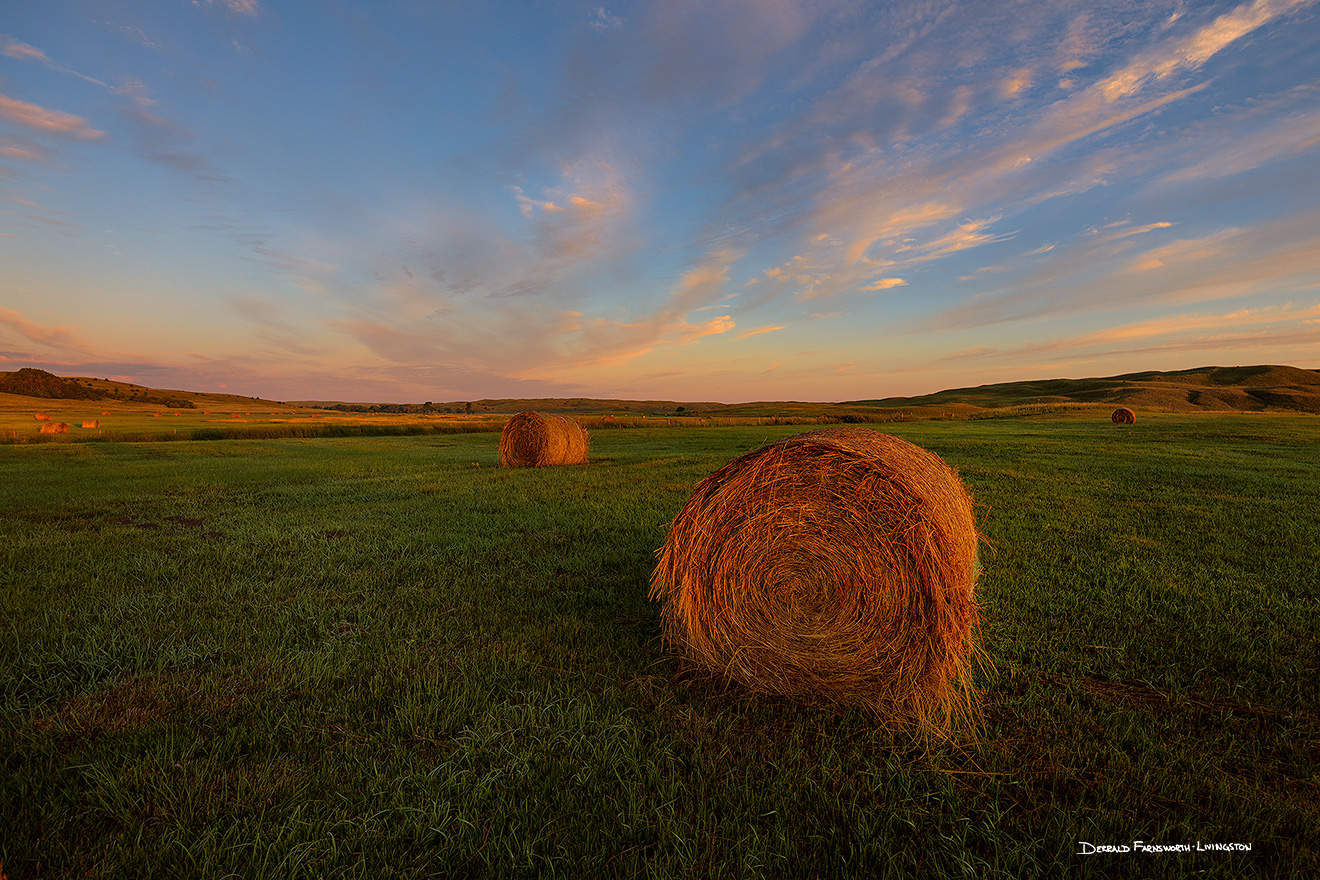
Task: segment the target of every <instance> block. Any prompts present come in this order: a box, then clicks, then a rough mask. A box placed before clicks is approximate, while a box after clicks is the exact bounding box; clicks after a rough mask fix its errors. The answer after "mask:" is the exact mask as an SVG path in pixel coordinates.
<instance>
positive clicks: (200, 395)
mask: <svg viewBox="0 0 1320 880" xmlns="http://www.w3.org/2000/svg"><path fill="white" fill-rule="evenodd" d="M39 373H40V374H43V375H34V374H39ZM20 374H22V375H20ZM0 398H3V399H4V401H6V402H8V403H9V404H11V405H13V404H17V403H21V402H22V401H24V400H30V401H33V403H31V404H29V405H33V406H35V405H36V403H35V401H39V400H43V399H47V400H48V399H53V398H65V399H74V398H88V399H94V400H99V401H104V402H105V403H106V404H107V405H116V406H122V407H125V408H151V407H160V406H162V405H163V406H170V407H180V408H188V409H192V408H198V409H201V408H210V409H232V408H240V409H241V408H244V407H247V408H251V407H260V408H266V407H275V406H278V407H284V408H290V407H301V408H308V409H312V408H315V409H321V408H327V407H331V406H334V407H336V408H342V409H349V410H360V411H375V412H413V413H416V412H420V411H423V410H422V405H421V404H367V403H357V404H343V403H340V402H337V401H295V402H284V401H272V400H265V399H260V398H254V397H242V396H238V395H233V394H214V393H206V392H195V391H168V390H160V389H152V388H146V387H144V386H141V385H131V384H128V383H124V382H113V381H110V380H108V379H95V378H87V377H57V376H54V375H52V374H49V373H44V371H40V370H19V371H16V372H12V373H6V372H0ZM1069 404H1076V405H1081V404H1091V405H1100V404H1104V405H1113V406H1128V407H1132V408H1134V409H1147V410H1159V411H1165V412H1198V411H1219V412H1234V411H1238V412H1272V411H1278V412H1305V413H1316V414H1320V370H1308V369H1301V368H1299V367H1290V366H1280V365H1258V366H1246V367H1198V368H1196V369H1192V370H1178V371H1173V372H1158V371H1153V370H1152V371H1147V372H1140V373H1124V374H1122V375H1119V376H1106V377H1096V378H1085V379H1042V380H1031V381H1023V382H1005V383H999V384H994V385H980V386H977V387H974V388H951V389H948V390H946V391H939V392H936V393H934V394H926V395H920V396H916V397H886V398H879V399H874V400H852V401H843V402H839V403H812V402H801V401H758V402H753V403H734V404H730V403H717V402H712V401H670V400H612V399H601V398H537V399H532V398H487V399H482V400H472V401H450V402H447V403H433V404H431V405H430V406H429V408H428V409H426V410H425V411H426V412H431V413H437V414H443V413H463V412H472V413H477V414H490V415H495V414H504V413H516V412H521V411H523V410H528V409H535V410H541V411H543V412H562V413H570V414H575V415H601V414H607V413H608V414H615V415H620V416H626V415H633V416H641V415H666V416H673V415H676V414H677V415H683V416H698V415H699V416H728V417H747V416H751V417H765V416H796V417H804V418H815V417H824V418H846V417H848V416H857V417H861V418H865V417H866V416H868V415H873V416H880V415H885V414H887V413H889V412H892V411H894V410H899V411H902V412H904V413H906V414H909V415H911V416H914V417H937V416H939V415H954V416H969V415H975V414H977V413H988V412H989V411H993V410H1000V409H1004V408H1009V407H1031V406H1037V405H1069ZM98 405H99V404H98ZM469 407H470V409H469Z"/></svg>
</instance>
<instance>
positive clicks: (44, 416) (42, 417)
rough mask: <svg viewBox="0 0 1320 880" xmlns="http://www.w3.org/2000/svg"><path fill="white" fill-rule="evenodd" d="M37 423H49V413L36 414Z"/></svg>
mask: <svg viewBox="0 0 1320 880" xmlns="http://www.w3.org/2000/svg"><path fill="white" fill-rule="evenodd" d="M37 421H39V422H49V421H50V414H49V413H37Z"/></svg>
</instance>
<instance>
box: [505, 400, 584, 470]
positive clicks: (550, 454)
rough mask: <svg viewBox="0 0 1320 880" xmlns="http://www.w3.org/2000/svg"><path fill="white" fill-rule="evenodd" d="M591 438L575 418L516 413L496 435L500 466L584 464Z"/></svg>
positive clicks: (535, 413)
mask: <svg viewBox="0 0 1320 880" xmlns="http://www.w3.org/2000/svg"><path fill="white" fill-rule="evenodd" d="M590 445H591V438H590V437H588V436H587V432H586V431H584V430H582V426H581V425H579V424H578V423H577V420H576V419H573V418H570V417H568V416H564V415H559V414H558V413H541V412H533V411H531V410H528V411H527V412H520V413H518V414H517V415H515V416H513V417H512V418H510V419H509V420H508V421H507V422H505V423H504V429H503V430H502V431H501V432H500V467H545V466H546V465H557V464H586V463H587V449H588V447H589V446H590Z"/></svg>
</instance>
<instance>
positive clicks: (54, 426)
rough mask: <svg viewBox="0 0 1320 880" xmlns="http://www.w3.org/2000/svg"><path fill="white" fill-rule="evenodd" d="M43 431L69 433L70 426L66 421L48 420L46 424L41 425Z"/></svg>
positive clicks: (47, 432)
mask: <svg viewBox="0 0 1320 880" xmlns="http://www.w3.org/2000/svg"><path fill="white" fill-rule="evenodd" d="M41 433H43V434H67V433H69V426H68V425H67V424H65V423H64V422H47V423H46V424H44V425H42V426H41Z"/></svg>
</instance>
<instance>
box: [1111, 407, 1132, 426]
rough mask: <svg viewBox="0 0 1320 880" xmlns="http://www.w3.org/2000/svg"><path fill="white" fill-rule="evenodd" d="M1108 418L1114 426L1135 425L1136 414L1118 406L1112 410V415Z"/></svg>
mask: <svg viewBox="0 0 1320 880" xmlns="http://www.w3.org/2000/svg"><path fill="white" fill-rule="evenodd" d="M1109 418H1110V421H1112V422H1113V423H1114V424H1115V425H1135V424H1136V423H1137V414H1136V413H1134V412H1133V411H1132V410H1130V409H1128V408H1127V407H1126V406H1120V407H1119V408H1118V409H1116V410H1114V414H1113V415H1112V416H1110V417H1109Z"/></svg>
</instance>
